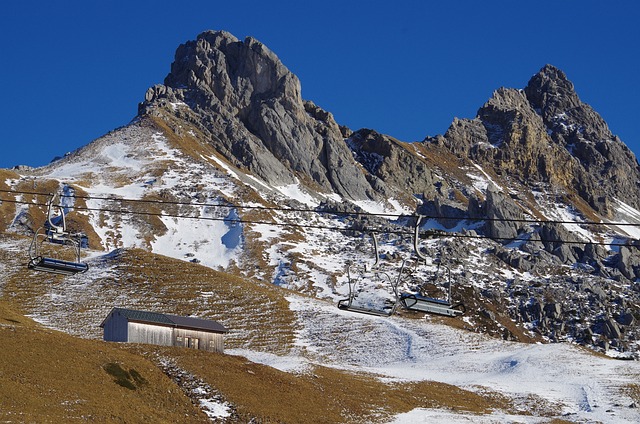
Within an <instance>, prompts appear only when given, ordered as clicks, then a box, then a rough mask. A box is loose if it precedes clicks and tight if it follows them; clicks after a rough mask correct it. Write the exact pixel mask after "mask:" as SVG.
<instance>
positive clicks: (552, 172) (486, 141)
mask: <svg viewBox="0 0 640 424" xmlns="http://www.w3.org/2000/svg"><path fill="white" fill-rule="evenodd" d="M439 142H440V143H442V144H444V145H445V146H446V147H447V148H448V149H450V150H451V151H452V152H453V153H455V154H457V155H459V156H466V157H469V158H471V159H472V160H474V161H477V162H478V163H481V164H483V165H486V166H491V167H493V168H494V169H495V170H496V172H497V173H499V174H501V175H508V176H510V177H512V178H517V179H518V180H519V181H520V182H521V183H523V184H524V185H528V186H531V184H532V183H539V182H542V183H545V184H551V185H552V186H554V187H558V188H561V189H562V190H564V191H565V192H568V193H577V194H578V195H579V196H580V197H581V198H582V199H583V200H585V201H586V202H587V203H588V204H589V205H590V206H591V207H592V208H593V209H594V210H596V211H597V212H599V213H602V214H604V215H605V216H607V215H608V216H611V215H612V214H613V211H612V209H611V206H612V205H611V204H610V200H609V199H611V198H613V197H615V198H617V199H620V200H622V201H624V202H625V203H627V204H629V205H632V206H634V207H638V206H639V205H640V203H639V200H638V196H637V193H638V189H639V188H640V186H639V185H638V184H639V183H638V181H640V169H639V167H638V163H637V160H636V158H635V156H634V155H633V153H632V152H631V151H630V150H629V149H628V148H627V147H626V146H625V145H624V144H623V143H622V142H621V141H620V140H619V139H618V138H617V137H615V136H613V135H612V134H611V132H610V130H609V128H608V126H607V124H606V123H605V122H604V120H603V119H602V118H601V117H600V115H598V114H597V113H596V112H595V111H594V110H593V109H592V108H591V107H590V106H589V105H586V104H584V103H582V102H581V101H580V99H579V98H578V95H577V94H576V92H575V91H574V87H573V84H572V83H571V82H570V81H569V80H567V78H566V76H565V74H564V73H563V72H562V71H560V70H559V69H557V68H555V67H553V66H551V65H547V66H545V67H544V68H542V70H541V71H540V72H539V73H538V74H536V75H534V76H533V77H532V78H531V80H530V81H529V84H528V85H527V87H526V88H525V89H524V90H515V89H505V88H501V89H499V90H497V91H496V92H495V93H494V94H493V97H492V98H491V99H490V100H489V101H488V102H487V103H486V104H485V105H484V106H482V107H481V108H480V109H479V110H478V116H477V118H475V119H473V120H458V119H456V120H454V122H453V123H452V125H451V126H450V127H449V129H448V130H447V132H446V133H445V135H444V137H443V139H441V140H439ZM625 176H626V178H625Z"/></svg>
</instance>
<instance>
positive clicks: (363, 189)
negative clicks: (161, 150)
mask: <svg viewBox="0 0 640 424" xmlns="http://www.w3.org/2000/svg"><path fill="white" fill-rule="evenodd" d="M139 109H140V115H141V116H144V115H148V114H151V115H156V116H164V115H166V114H167V113H169V114H172V115H175V116H176V117H177V118H179V119H184V120H186V121H188V122H189V123H191V124H192V125H194V126H196V127H197V128H198V129H199V130H200V131H202V133H203V134H204V136H205V140H203V141H204V142H207V143H210V144H211V145H212V146H214V147H215V148H216V150H218V151H219V152H220V153H221V154H223V155H224V156H225V158H226V159H227V160H229V161H231V162H232V163H233V164H234V165H236V166H238V167H241V168H244V169H247V170H248V171H249V172H252V173H254V174H255V175H257V176H259V177H260V178H262V179H263V180H265V181H267V182H268V183H270V184H274V185H287V184H294V183H296V182H297V181H298V180H304V181H312V182H313V183H315V184H316V189H317V190H320V191H321V192H327V193H329V192H335V193H337V194H339V195H340V196H344V197H346V198H348V199H355V200H365V199H378V198H379V196H378V195H377V194H376V193H375V191H374V190H372V188H371V186H370V185H369V184H368V183H367V180H366V179H365V176H364V175H363V174H362V172H360V171H359V170H358V169H357V167H356V166H354V165H355V162H354V160H353V158H352V155H351V153H350V151H349V149H348V147H347V145H346V144H345V143H344V141H343V138H344V135H343V134H342V132H341V129H340V127H339V126H338V124H337V123H336V122H335V120H334V119H333V116H332V115H331V114H330V113H327V112H325V111H324V110H322V109H320V108H319V107H317V106H316V105H314V104H313V103H311V102H309V101H304V100H303V99H302V97H301V95H300V82H299V81H298V78H297V77H296V76H295V75H293V74H292V73H291V72H290V71H289V70H288V69H287V68H286V67H285V66H284V65H283V64H282V63H281V62H280V60H279V59H278V58H277V57H276V55H275V54H274V53H273V52H272V51H271V50H269V49H268V48H267V47H265V46H264V45H263V44H262V43H260V42H259V41H257V40H255V39H254V38H251V37H247V38H246V39H245V40H244V41H239V40H238V39H237V38H235V37H234V36H233V35H231V34H229V33H227V32H224V31H208V32H204V33H202V34H200V35H199V36H198V38H197V39H196V40H195V41H190V42H187V43H185V44H183V45H181V46H180V47H179V48H178V49H177V51H176V56H175V60H174V62H173V64H172V65H171V72H170V73H169V75H167V77H166V78H165V81H164V85H156V86H155V87H152V88H150V89H149V91H147V94H146V96H145V101H144V102H143V103H142V104H141V105H140V108H139Z"/></svg>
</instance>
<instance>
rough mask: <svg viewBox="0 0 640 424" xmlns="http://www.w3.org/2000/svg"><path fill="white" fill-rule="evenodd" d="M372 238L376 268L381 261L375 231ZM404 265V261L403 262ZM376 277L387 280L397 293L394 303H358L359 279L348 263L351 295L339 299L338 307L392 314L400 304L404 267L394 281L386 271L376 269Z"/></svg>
mask: <svg viewBox="0 0 640 424" xmlns="http://www.w3.org/2000/svg"><path fill="white" fill-rule="evenodd" d="M371 238H372V240H373V250H374V254H375V262H374V263H373V265H372V267H371V269H372V270H375V268H376V266H377V265H378V262H379V259H380V258H379V255H378V241H377V239H376V236H375V234H374V233H371ZM403 267H404V262H403ZM365 272H366V266H365ZM374 273H375V276H376V278H378V279H381V280H386V282H387V283H388V284H390V285H391V288H392V290H393V292H394V295H395V301H394V303H393V304H392V305H386V306H382V307H371V306H365V305H364V304H358V302H355V303H354V300H355V299H356V298H357V296H358V292H357V291H356V287H357V285H358V282H359V281H358V280H357V279H355V278H352V277H351V264H349V265H347V278H348V284H349V297H347V298H346V299H341V300H339V301H338V308H339V309H342V310H345V311H350V312H358V313H361V314H367V315H375V316H384V317H388V316H390V315H392V314H393V313H394V312H395V310H396V306H397V305H398V299H399V298H398V282H399V280H400V278H399V275H400V274H401V273H402V269H401V270H400V274H399V275H398V278H397V279H396V281H395V282H394V281H393V280H392V279H391V277H389V275H388V274H387V273H385V272H381V271H374Z"/></svg>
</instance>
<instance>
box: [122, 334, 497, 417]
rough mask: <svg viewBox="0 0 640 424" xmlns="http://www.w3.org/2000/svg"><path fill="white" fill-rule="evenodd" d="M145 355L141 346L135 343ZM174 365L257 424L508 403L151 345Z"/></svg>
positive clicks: (476, 410)
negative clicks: (209, 388) (171, 360)
mask: <svg viewBox="0 0 640 424" xmlns="http://www.w3.org/2000/svg"><path fill="white" fill-rule="evenodd" d="M134 349H135V350H136V351H138V352H140V353H142V354H149V353H148V352H149V349H148V347H147V346H145V347H144V348H143V347H135V348H134ZM153 355H159V356H161V357H165V358H166V357H171V358H173V359H174V360H175V361H176V362H177V364H178V365H179V366H180V368H182V369H184V370H187V371H188V372H189V373H191V374H193V375H195V376H197V377H198V378H201V379H202V380H204V381H205V382H206V383H208V384H209V385H211V386H212V387H213V388H215V389H217V390H218V391H219V392H221V393H223V394H224V396H225V398H226V400H227V401H228V402H231V403H232V404H233V405H234V406H235V408H236V410H237V413H238V415H239V418H240V422H248V421H249V420H250V419H251V418H254V419H257V422H261V423H341V422H350V423H373V422H385V421H388V419H389V418H390V417H391V416H392V415H395V414H398V413H402V412H408V411H410V410H412V409H414V408H419V407H422V408H435V407H437V408H445V409H452V410H455V411H465V412H467V413H472V414H485V413H488V412H489V411H490V410H491V409H495V408H505V407H508V404H507V403H506V401H505V399H503V398H501V397H500V396H495V395H491V394H482V395H479V394H475V393H472V392H469V391H466V390H462V389H459V388H457V387H454V386H450V385H447V384H442V383H434V382H420V383H395V384H393V383H384V382H382V381H380V380H379V379H377V378H375V377H374V376H370V375H358V374H353V373H350V372H346V371H341V370H336V369H332V368H326V367H321V366H315V367H313V368H312V369H310V370H308V371H307V372H305V373H302V374H297V375H296V374H291V373H287V372H283V371H279V370H277V369H274V368H271V367H268V366H265V365H260V364H255V363H252V362H249V361H247V360H246V359H245V358H243V357H238V356H231V355H223V354H215V353H208V352H202V351H194V350H189V349H174V348H154V349H153Z"/></svg>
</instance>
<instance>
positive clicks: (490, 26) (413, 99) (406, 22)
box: [0, 0, 640, 168]
mask: <svg viewBox="0 0 640 424" xmlns="http://www.w3.org/2000/svg"><path fill="white" fill-rule="evenodd" d="M209 29H214V30H218V29H222V30H226V31H229V32H231V33H232V34H234V35H235V36H236V37H238V38H240V39H243V38H244V37H246V36H249V35H250V36H253V37H255V38H257V39H258V40H260V41H261V42H263V43H264V44H266V45H267V47H269V48H270V49H271V50H273V51H274V52H275V53H276V54H277V55H278V57H279V58H280V59H281V60H282V62H283V63H284V64H285V65H286V66H287V67H288V68H289V69H290V70H291V71H292V72H293V73H295V74H296V75H297V76H298V77H299V79H300V81H301V84H302V95H303V97H304V98H305V99H308V100H312V101H313V102H315V103H316V104H318V105H319V106H321V107H322V108H324V109H326V110H328V111H330V112H332V113H333V114H334V116H335V118H336V120H337V121H338V122H339V123H340V124H343V125H347V126H348V127H350V128H352V129H354V130H355V129H359V128H363V127H367V128H373V129H375V130H377V131H379V132H382V133H385V134H389V135H392V136H394V137H397V138H399V139H401V140H404V141H416V140H422V139H423V138H424V137H425V136H427V135H436V134H442V133H444V131H446V129H447V127H448V126H449V124H450V123H451V121H452V119H453V118H454V117H459V118H473V117H474V116H475V114H476V112H477V110H478V108H479V107H480V106H482V104H483V103H484V102H485V101H486V100H488V99H489V97H490V96H491V93H492V92H493V90H494V89H497V88H499V87H501V86H505V87H514V88H523V87H524V86H525V85H526V83H527V81H528V80H529V78H530V77H531V76H532V75H533V74H535V73H536V72H537V71H538V70H539V69H540V68H542V66H544V65H545V64H546V63H551V64H553V65H555V66H557V67H559V68H560V69H562V70H564V71H565V73H566V74H567V76H568V77H569V79H570V80H571V81H573V83H574V84H575V86H576V90H577V92H578V95H579V96H580V98H581V99H582V100H583V101H584V102H586V103H589V104H590V105H591V106H593V107H594V108H595V110H596V111H598V112H599V113H600V114H601V115H602V116H603V117H604V119H605V120H606V121H607V122H608V123H609V126H610V128H611V130H612V131H613V133H614V134H617V135H619V136H620V138H621V139H622V140H623V141H624V142H625V143H627V144H628V145H629V146H630V147H631V149H632V150H633V151H634V152H635V153H636V155H639V154H640V127H639V123H640V112H639V110H640V107H639V106H638V101H639V99H640V88H639V87H640V2H638V1H635V0H622V1H617V0H616V1H610V2H605V1H600V0H538V1H535V2H530V1H516V0H498V1H491V0H487V1H477V0H460V1H455V0H452V1H449V0H447V1H442V0H439V1H426V0H414V1H409V0H394V1H376V0H368V1H348V0H340V1H334V0H325V1H311V2H306V1H299V0H296V1H292V0H288V1H266V0H261V1H253V0H243V1H232V0H226V1H214V0H208V1H189V0H185V1H181V2H177V1H165V0H128V1H110V0H95V1H92V0H82V1H79V0H75V1H64V0H60V1H55V2H54V1H50V0H48V1H43V0H36V1H24V2H18V1H12V2H4V3H3V4H2V10H1V12H0V46H1V47H0V81H2V97H3V99H2V101H0V117H1V119H2V121H1V124H2V125H1V131H0V143H1V145H2V147H3V149H2V151H3V154H2V155H0V167H2V168H7V167H12V166H14V165H17V164H27V165H31V166H40V165H44V164H46V163H48V162H49V161H50V160H51V159H52V158H53V157H54V156H57V155H62V154H64V153H65V152H68V151H71V150H74V149H76V148H78V147H81V146H83V145H85V144H88V143H89V142H90V141H92V140H93V139H95V138H98V137H100V136H101V135H103V134H105V133H107V132H108V131H110V130H112V129H115V128H117V127H119V126H122V125H126V124H127V123H128V122H130V120H131V119H132V118H134V117H135V115H136V113H137V104H138V102H140V101H141V100H142V99H143V98H144V93H145V91H146V90H147V88H148V87H150V86H152V85H154V84H156V83H162V82H163V80H164V77H165V76H166V74H167V73H168V72H169V69H170V65H171V62H172V61H173V56H174V52H175V50H176V48H177V47H178V45H179V44H181V43H183V42H185V41H187V40H192V39H194V38H195V37H196V36H197V35H198V34H199V33H200V32H202V31H205V30H209Z"/></svg>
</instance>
